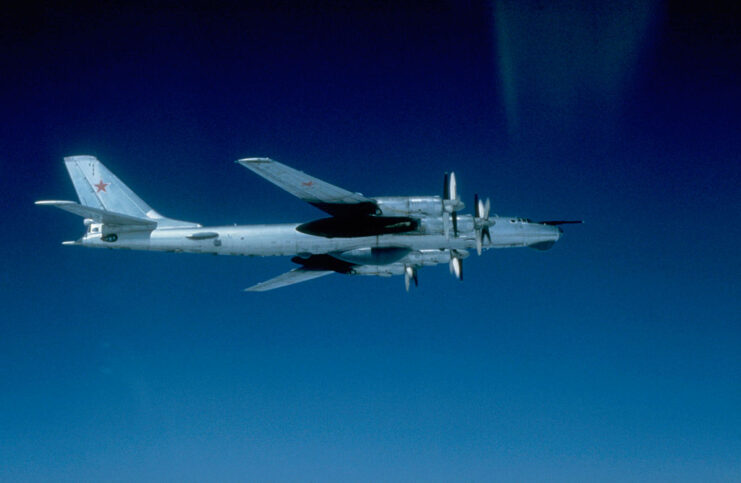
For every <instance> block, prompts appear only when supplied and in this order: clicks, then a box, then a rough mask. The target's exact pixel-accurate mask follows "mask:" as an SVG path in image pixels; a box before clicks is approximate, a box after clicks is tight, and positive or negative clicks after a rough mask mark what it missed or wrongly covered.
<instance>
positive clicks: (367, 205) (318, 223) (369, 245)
mask: <svg viewBox="0 0 741 483" xmlns="http://www.w3.org/2000/svg"><path fill="white" fill-rule="evenodd" d="M64 163H65V165H66V167H67V171H68V172H69V176H70V178H71V179H72V183H73V184H74V187H75V191H76V192H77V196H78V198H79V200H80V202H79V203H75V202H73V201H37V202H36V204H38V205H48V206H56V207H57V208H61V209H62V210H65V211H68V212H71V213H74V214H76V215H79V216H82V217H83V218H84V224H85V226H86V231H85V234H84V235H83V236H82V238H80V239H79V240H76V241H66V242H63V244H64V245H82V246H87V247H102V248H123V249H134V250H157V251H168V252H189V253H212V254H216V255H247V256H275V255H277V256H290V257H292V258H291V260H292V261H293V262H294V263H296V264H297V265H299V266H298V267H297V268H294V269H293V270H291V271H289V272H286V273H283V274H282V275H279V276H277V277H275V278H273V279H270V280H268V281H265V282H262V283H258V284H257V285H254V286H252V287H250V288H248V289H246V290H249V291H257V292H260V291H265V290H272V289H275V288H279V287H284V286H286V285H292V284H295V283H299V282H304V281H307V280H311V279H314V278H318V277H322V276H324V275H329V274H332V273H341V274H348V275H378V276H391V275H403V276H404V285H405V287H406V289H407V290H409V286H410V284H411V282H412V281H413V282H414V284H415V286H416V285H417V283H418V278H417V270H418V269H419V268H420V267H425V266H431V265H437V264H443V263H444V264H448V265H449V267H450V272H451V274H453V275H454V276H455V277H456V278H458V279H460V280H462V279H463V271H462V264H461V260H463V259H464V258H466V257H467V256H468V250H472V249H475V250H476V251H477V252H478V254H479V255H481V252H482V250H484V249H489V248H508V247H530V248H535V249H537V250H547V249H549V248H551V247H552V246H553V244H554V243H555V242H556V241H558V239H559V238H560V237H561V234H562V230H561V228H560V227H559V225H563V224H566V223H581V221H565V220H554V221H539V222H536V221H532V220H530V219H526V218H519V217H502V216H497V215H493V216H490V215H489V211H490V202H489V200H488V199H487V200H486V201H483V200H480V199H479V197H478V195H475V196H474V204H473V206H474V213H473V214H472V215H466V214H459V212H460V211H461V210H462V209H463V207H464V205H463V202H462V201H461V200H460V198H459V196H458V192H457V189H456V181H455V174H454V173H450V175H448V174H447V173H446V174H445V179H444V184H443V194H442V196H389V197H387V196H378V197H366V196H363V195H362V194H360V193H353V192H350V191H347V190H345V189H343V188H340V187H337V186H334V185H332V184H329V183H327V182H325V181H322V180H320V179H317V178H314V177H312V176H309V175H307V174H305V173H303V172H301V171H298V170H296V169H293V168H291V167H289V166H286V165H284V164H281V163H279V162H277V161H273V160H272V159H269V158H245V159H240V160H238V161H237V163H239V164H241V165H242V166H244V167H245V168H247V169H249V170H251V171H254V172H255V173H257V174H259V175H260V176H262V177H263V178H265V179H267V180H268V181H270V182H271V183H274V184H275V185H277V186H278V187H280V188H282V189H284V190H286V191H288V192H289V193H291V194H292V195H294V196H297V197H298V198H300V199H302V200H304V201H306V202H308V203H310V204H312V205H314V206H315V207H317V208H319V209H320V210H322V211H324V212H326V213H327V214H329V215H330V216H329V217H325V218H320V219H317V220H313V221H309V222H307V223H290V224H275V225H242V226H240V225H234V226H211V227H204V226H202V225H200V224H198V223H192V222H187V221H180V220H175V219H172V218H167V217H165V216H162V215H160V214H159V213H157V212H156V211H155V210H153V209H152V208H151V207H150V206H149V205H148V204H147V203H145V202H144V201H143V200H142V199H141V198H139V197H138V196H137V195H136V194H135V193H134V192H133V191H132V190H131V189H129V187H128V186H126V185H125V184H124V183H123V182H121V180H119V179H118V178H117V177H116V175H114V174H113V173H112V172H111V171H110V170H108V169H107V168H106V167H105V166H104V165H103V163H101V162H100V161H98V159H97V158H95V157H94V156H70V157H66V158H64Z"/></svg>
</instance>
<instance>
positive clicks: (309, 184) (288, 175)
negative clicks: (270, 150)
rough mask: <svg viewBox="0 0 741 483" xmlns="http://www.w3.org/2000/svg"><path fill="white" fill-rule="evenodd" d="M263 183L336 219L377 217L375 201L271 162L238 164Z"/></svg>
mask: <svg viewBox="0 0 741 483" xmlns="http://www.w3.org/2000/svg"><path fill="white" fill-rule="evenodd" d="M237 162H238V163H239V164H241V165H242V166H244V167H245V168H247V169H249V170H251V171H254V172H255V173H257V174H259V175H260V176H262V177H263V178H265V179H266V180H268V181H270V182H271V183H273V184H275V185H277V186H278V187H280V188H282V189H284V190H286V191H288V192H289V193H291V194H292V195H294V196H296V197H298V198H300V199H302V200H304V201H306V202H307V203H310V204H312V205H314V206H316V207H317V208H319V209H320V210H323V211H326V212H327V213H329V214H330V215H333V216H337V217H343V218H345V217H353V216H365V215H374V214H377V213H379V211H380V210H379V208H378V205H377V204H376V201H375V200H373V199H371V198H366V197H365V196H363V195H361V194H360V193H353V192H350V191H348V190H346V189H343V188H340V187H338V186H335V185H333V184H330V183H327V182H326V181H322V180H320V179H318V178H315V177H313V176H309V175H308V174H306V173H304V172H302V171H299V170H297V169H293V168H291V167H289V166H286V165H285V164H282V163H279V162H277V161H273V160H272V159H270V158H244V159H240V160H238V161H237Z"/></svg>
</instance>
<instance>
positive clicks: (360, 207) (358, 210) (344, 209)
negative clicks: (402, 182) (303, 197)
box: [310, 201, 380, 218]
mask: <svg viewBox="0 0 741 483" xmlns="http://www.w3.org/2000/svg"><path fill="white" fill-rule="evenodd" d="M310 204H312V205H314V206H316V207H317V208H319V209H320V210H322V211H325V212H327V213H329V214H330V215H332V216H337V217H341V218H350V217H361V216H369V215H377V214H379V212H380V210H379V208H378V205H376V204H375V203H373V202H370V201H365V202H362V203H325V202H320V201H311V202H310Z"/></svg>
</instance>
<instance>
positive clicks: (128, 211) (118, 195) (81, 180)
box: [64, 156, 160, 218]
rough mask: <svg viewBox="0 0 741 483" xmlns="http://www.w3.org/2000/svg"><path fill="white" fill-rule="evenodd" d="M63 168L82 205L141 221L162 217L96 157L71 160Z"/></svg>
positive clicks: (66, 161) (71, 157) (72, 158)
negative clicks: (141, 219)
mask: <svg viewBox="0 0 741 483" xmlns="http://www.w3.org/2000/svg"><path fill="white" fill-rule="evenodd" d="M64 164H65V165H66V166H67V171H68V172H69V176H70V178H72V183H73V184H74V185H75V191H77V196H78V197H79V198H80V204H82V205H85V206H90V207H93V208H99V209H101V210H106V211H113V212H116V213H123V214H125V215H130V216H136V217H139V218H159V217H160V215H158V214H157V213H156V212H155V211H154V210H152V208H151V207H150V206H149V205H148V204H146V203H145V202H144V200H142V199H141V198H139V197H138V196H137V195H136V193H134V192H133V191H131V189H129V187H128V186H126V185H125V184H124V183H123V182H122V181H121V180H120V179H118V177H116V175H115V174H113V173H112V172H111V171H110V170H108V168H106V167H105V165H103V163H101V162H100V161H98V158H96V157H95V156H68V157H66V158H64Z"/></svg>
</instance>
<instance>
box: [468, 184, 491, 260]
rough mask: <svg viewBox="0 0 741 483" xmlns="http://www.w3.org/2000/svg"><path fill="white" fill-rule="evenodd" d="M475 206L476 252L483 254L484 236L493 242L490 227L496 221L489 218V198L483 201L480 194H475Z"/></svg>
mask: <svg viewBox="0 0 741 483" xmlns="http://www.w3.org/2000/svg"><path fill="white" fill-rule="evenodd" d="M473 206H474V217H473V227H474V231H475V235H476V253H477V254H479V255H481V248H482V246H483V244H484V237H486V238H487V239H488V240H489V243H491V233H490V232H489V227H490V226H492V225H493V224H494V223H495V221H493V220H491V221H490V220H489V209H490V208H491V203H490V202H489V198H486V201H481V200H480V199H479V195H478V194H474V195H473Z"/></svg>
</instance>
